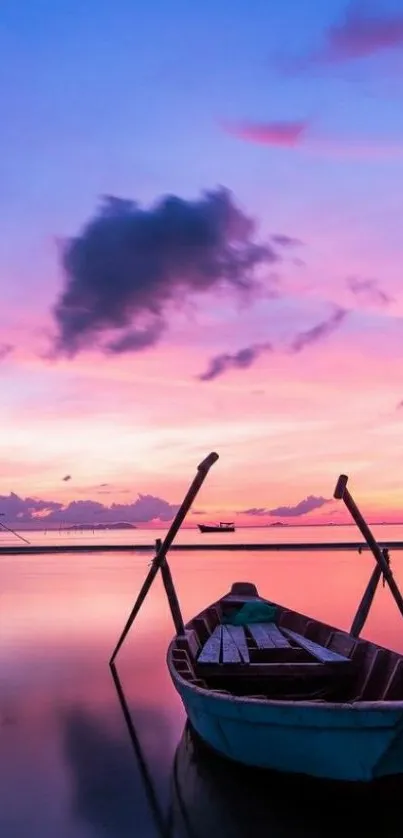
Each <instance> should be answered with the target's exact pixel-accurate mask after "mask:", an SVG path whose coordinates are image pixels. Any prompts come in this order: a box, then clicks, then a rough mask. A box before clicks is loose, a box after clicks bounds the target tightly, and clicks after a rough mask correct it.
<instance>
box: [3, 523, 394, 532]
mask: <svg viewBox="0 0 403 838" xmlns="http://www.w3.org/2000/svg"><path fill="white" fill-rule="evenodd" d="M169 525H170V522H167V524H166V526H154V527H150V526H147V525H145V524H144V525H142V524H130V526H127V525H126V526H123V527H117V526H116V525H114V524H105V525H104V524H102V525H99V524H97V525H96V526H95V527H92V525H90V524H83V525H82V526H81V525H77V524H75V525H69V526H68V527H60V525H57V526H50V527H24V526H21V524H18V523H17V524H15V523H13V522H11V523H9V522H8V523H7V526H9V527H11V526H12V527H13V529H15V530H16V531H17V532H49V533H50V532H51V533H54V532H55V533H56V532H61V533H66V532H71V533H76V532H82V531H85V532H92V531H93V530H94V531H95V532H105V530H112V531H115V532H124V531H125V530H126V531H127V530H131V529H135V530H137V532H155V531H157V530H158V531H161V532H165V531H166V530H167V529H168V527H169ZM368 525H369V526H370V527H402V526H403V521H397V522H396V521H394V522H392V523H388V522H387V521H382V522H380V523H377V522H376V521H369V522H368ZM340 527H354V528H356V524H354V523H353V522H349V523H348V524H336V523H333V524H331V523H328V524H288V523H287V524H283V525H282V526H273V524H243V525H239V524H238V525H237V524H235V529H236V531H238V530H273V531H274V532H277V531H278V530H283V529H284V530H285V529H287V530H291V529H300V530H302V529H323V528H325V529H332V530H335V529H339V528H340ZM197 529H198V527H197V525H196V526H187V527H186V526H184V527H182V531H184V532H185V531H186V532H189V531H190V532H192V531H195V530H197ZM0 535H1V529H0Z"/></svg>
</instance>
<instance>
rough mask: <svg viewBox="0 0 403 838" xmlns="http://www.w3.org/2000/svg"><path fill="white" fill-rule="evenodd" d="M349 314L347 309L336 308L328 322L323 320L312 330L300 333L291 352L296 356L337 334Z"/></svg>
mask: <svg viewBox="0 0 403 838" xmlns="http://www.w3.org/2000/svg"><path fill="white" fill-rule="evenodd" d="M347 314H348V311H347V309H344V308H336V309H335V311H334V312H333V314H331V315H330V317H328V318H327V319H326V320H322V321H321V322H320V323H317V325H316V326H313V327H312V328H311V329H306V330H305V331H303V332H299V333H298V334H297V335H296V336H295V338H294V339H293V341H292V343H291V345H290V351H291V352H292V353H295V354H296V353H298V352H301V351H302V350H303V349H305V348H306V347H307V346H311V345H312V344H314V343H318V342H319V341H322V340H324V339H325V338H326V337H327V336H328V335H330V334H331V333H332V332H335V331H336V329H338V328H339V326H341V324H342V323H343V322H344V320H345V318H346V317H347Z"/></svg>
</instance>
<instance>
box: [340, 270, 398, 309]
mask: <svg viewBox="0 0 403 838" xmlns="http://www.w3.org/2000/svg"><path fill="white" fill-rule="evenodd" d="M347 285H348V287H349V289H350V291H351V292H352V293H353V294H354V296H356V297H358V298H360V299H361V298H362V299H363V300H364V301H366V302H369V303H374V304H375V305H381V306H387V305H390V303H393V297H391V296H390V295H389V294H387V292H386V291H384V290H383V288H380V286H379V281H378V280H377V279H360V278H359V277H356V276H350V277H348V279H347Z"/></svg>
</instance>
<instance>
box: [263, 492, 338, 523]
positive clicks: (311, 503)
mask: <svg viewBox="0 0 403 838" xmlns="http://www.w3.org/2000/svg"><path fill="white" fill-rule="evenodd" d="M330 501H331V498H322V497H315V495H308V497H307V498H305V499H304V500H301V501H300V502H299V503H297V504H296V505H295V506H278V507H277V509H268V510H267V511H266V513H260V514H266V515H271V516H278V517H279V518H294V517H296V518H297V517H298V516H299V515H306V514H307V512H313V510H314V509H320V508H321V507H322V506H324V505H325V504H326V503H330Z"/></svg>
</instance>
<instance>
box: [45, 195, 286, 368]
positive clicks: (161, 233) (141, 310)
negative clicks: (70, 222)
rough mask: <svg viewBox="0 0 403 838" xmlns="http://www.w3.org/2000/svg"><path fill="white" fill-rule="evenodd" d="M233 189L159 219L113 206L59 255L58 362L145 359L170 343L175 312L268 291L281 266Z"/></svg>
mask: <svg viewBox="0 0 403 838" xmlns="http://www.w3.org/2000/svg"><path fill="white" fill-rule="evenodd" d="M255 233H256V229H255V222H254V221H253V220H252V219H251V218H249V217H248V216H247V215H245V213H244V212H242V210H240V209H239V208H238V207H237V205H236V204H235V202H234V199H233V196H232V194H231V193H230V192H229V190H227V189H224V188H219V189H216V190H215V191H210V192H204V193H202V195H201V197H200V198H199V199H197V200H193V201H191V200H185V199H182V198H178V197H176V196H174V195H168V196H165V197H162V198H160V199H159V200H158V201H157V202H156V203H155V204H154V205H153V206H151V207H150V208H149V209H143V208H142V207H140V206H139V205H138V204H137V203H135V202H133V201H128V200H124V199H121V198H115V197H108V198H106V199H104V202H103V204H102V205H101V207H100V209H99V210H98V211H97V212H96V214H95V215H94V217H93V218H92V219H90V220H89V222H88V223H87V224H86V225H85V226H84V228H83V229H82V230H81V232H80V233H79V234H78V235H77V236H76V237H74V238H70V239H67V240H66V241H65V243H64V245H62V246H60V247H59V250H60V257H61V264H62V268H63V274H64V287H63V289H62V293H61V295H60V297H59V299H58V300H57V302H56V305H55V307H54V311H53V313H54V318H55V322H56V327H57V336H56V340H55V353H56V355H57V354H62V355H63V354H64V355H70V356H72V355H75V354H77V353H78V352H80V351H82V350H83V349H85V348H89V347H93V346H98V347H100V348H101V349H103V350H104V351H105V352H109V353H118V354H119V353H123V352H139V351H141V350H144V349H146V348H147V347H150V346H153V345H155V344H156V343H158V341H159V340H160V338H161V336H162V334H163V333H164V331H165V329H166V328H167V326H168V320H169V309H170V307H171V308H172V305H176V306H183V305H184V303H185V302H186V301H187V300H188V299H189V298H190V297H192V296H197V295H200V294H206V293H210V292H213V291H218V290H219V289H221V288H227V289H228V290H230V291H231V292H233V293H234V294H239V293H241V294H242V293H245V292H248V293H249V294H250V293H252V294H253V292H254V291H257V289H258V288H260V283H259V282H258V280H257V278H256V271H257V269H259V268H261V267H262V266H266V265H268V264H272V263H274V262H277V261H279V260H280V256H279V254H278V253H277V252H276V250H275V249H274V247H273V246H272V245H269V244H265V245H263V244H259V243H257V242H256V240H255Z"/></svg>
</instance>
